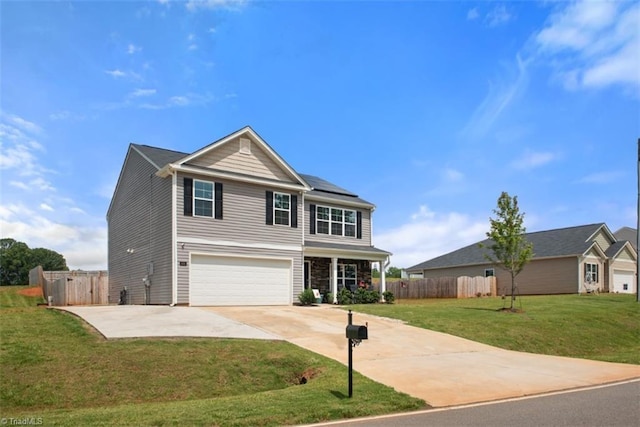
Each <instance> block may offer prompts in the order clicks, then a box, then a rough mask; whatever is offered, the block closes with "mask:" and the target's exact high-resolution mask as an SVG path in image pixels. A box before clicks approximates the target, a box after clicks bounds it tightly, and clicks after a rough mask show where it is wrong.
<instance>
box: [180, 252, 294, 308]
mask: <svg viewBox="0 0 640 427" xmlns="http://www.w3.org/2000/svg"><path fill="white" fill-rule="evenodd" d="M291 277H292V276H291V260H282V259H265V258H243V257H226V256H211V255H192V257H191V280H190V284H189V285H190V296H189V301H190V304H191V305H289V304H291V292H292V291H291V286H292V282H291Z"/></svg>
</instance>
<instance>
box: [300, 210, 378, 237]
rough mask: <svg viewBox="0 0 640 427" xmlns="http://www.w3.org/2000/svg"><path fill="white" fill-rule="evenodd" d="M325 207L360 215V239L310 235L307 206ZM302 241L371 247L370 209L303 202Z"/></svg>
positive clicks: (309, 219)
mask: <svg viewBox="0 0 640 427" xmlns="http://www.w3.org/2000/svg"><path fill="white" fill-rule="evenodd" d="M312 204H313V205H316V206H327V207H330V208H339V209H349V210H354V211H356V212H361V213H362V239H358V238H356V237H346V236H334V235H331V234H317V233H316V234H311V225H310V224H311V215H310V210H309V206H310V205H312ZM304 239H305V241H315V242H325V243H338V244H345V245H361V246H367V247H369V246H371V209H366V208H355V207H352V206H348V205H343V204H340V203H328V202H324V201H322V202H317V201H315V200H305V202H304Z"/></svg>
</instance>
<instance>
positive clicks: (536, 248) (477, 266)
mask: <svg viewBox="0 0 640 427" xmlns="http://www.w3.org/2000/svg"><path fill="white" fill-rule="evenodd" d="M525 236H526V238H527V240H528V241H529V242H531V243H532V244H533V252H534V256H533V258H532V260H531V261H530V262H529V263H528V264H527V265H526V266H525V267H524V269H523V270H522V272H521V273H520V274H519V275H518V276H517V277H516V284H517V293H520V294H522V295H536V294H571V293H581V292H585V291H586V290H587V288H590V287H591V286H594V287H597V288H598V289H599V290H601V291H609V292H625V293H634V292H635V284H636V279H635V278H636V259H637V252H636V250H635V249H634V247H633V246H632V245H631V243H630V242H629V241H627V240H618V239H616V237H615V236H614V234H613V233H611V231H610V230H609V228H608V227H607V226H606V225H605V224H603V223H600V224H590V225H583V226H578V227H569V228H561V229H556V230H548V231H539V232H535V233H527V234H526V235H525ZM479 243H482V244H484V246H485V248H481V247H480V245H479ZM490 243H491V242H490V240H488V239H486V240H484V241H482V242H478V243H474V244H473V245H469V246H467V247H464V248H462V249H458V250H456V251H453V252H450V253H448V254H445V255H442V256H439V257H437V258H434V259H431V260H429V261H425V262H423V263H421V264H418V265H415V266H413V267H410V268H407V273H408V274H409V275H410V277H411V275H420V274H422V276H423V277H425V278H428V277H443V276H456V277H458V276H496V277H497V280H498V293H499V294H511V275H510V273H509V272H507V271H506V270H503V269H501V268H499V267H497V266H494V265H492V264H491V263H490V262H489V261H487V259H486V257H485V255H486V254H489V253H490V249H488V246H489V245H490Z"/></svg>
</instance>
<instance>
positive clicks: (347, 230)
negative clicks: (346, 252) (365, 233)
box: [316, 206, 356, 237]
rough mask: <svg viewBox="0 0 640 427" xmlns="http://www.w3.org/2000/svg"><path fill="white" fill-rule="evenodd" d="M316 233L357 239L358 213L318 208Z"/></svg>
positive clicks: (347, 210) (324, 207)
mask: <svg viewBox="0 0 640 427" xmlns="http://www.w3.org/2000/svg"><path fill="white" fill-rule="evenodd" d="M316 233H318V234H331V235H333V236H347V237H356V211H352V210H349V209H338V208H328V207H326V206H318V207H316Z"/></svg>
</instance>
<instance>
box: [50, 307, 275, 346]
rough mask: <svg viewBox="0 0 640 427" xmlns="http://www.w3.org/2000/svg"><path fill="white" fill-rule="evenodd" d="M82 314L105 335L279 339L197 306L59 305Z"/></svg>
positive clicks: (78, 314) (60, 308) (109, 337)
mask: <svg viewBox="0 0 640 427" xmlns="http://www.w3.org/2000/svg"><path fill="white" fill-rule="evenodd" d="M56 309H59V310H64V311H68V312H70V313H73V314H75V315H76V316H79V317H81V318H82V319H84V320H85V321H86V322H88V323H89V324H90V325H91V326H93V327H94V328H96V329H97V330H98V331H99V332H100V333H101V334H102V335H103V336H104V337H105V338H107V339H112V338H144V337H217V338H247V339H258V340H273V339H280V338H279V337H277V336H274V335H272V334H270V333H268V332H266V331H263V330H261V329H257V328H254V327H251V326H248V325H245V324H244V323H241V322H238V321H235V320H232V319H229V318H227V317H222V316H220V315H218V314H216V313H215V312H212V311H207V310H201V309H199V308H195V307H169V306H162V305H104V306H68V307H56Z"/></svg>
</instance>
